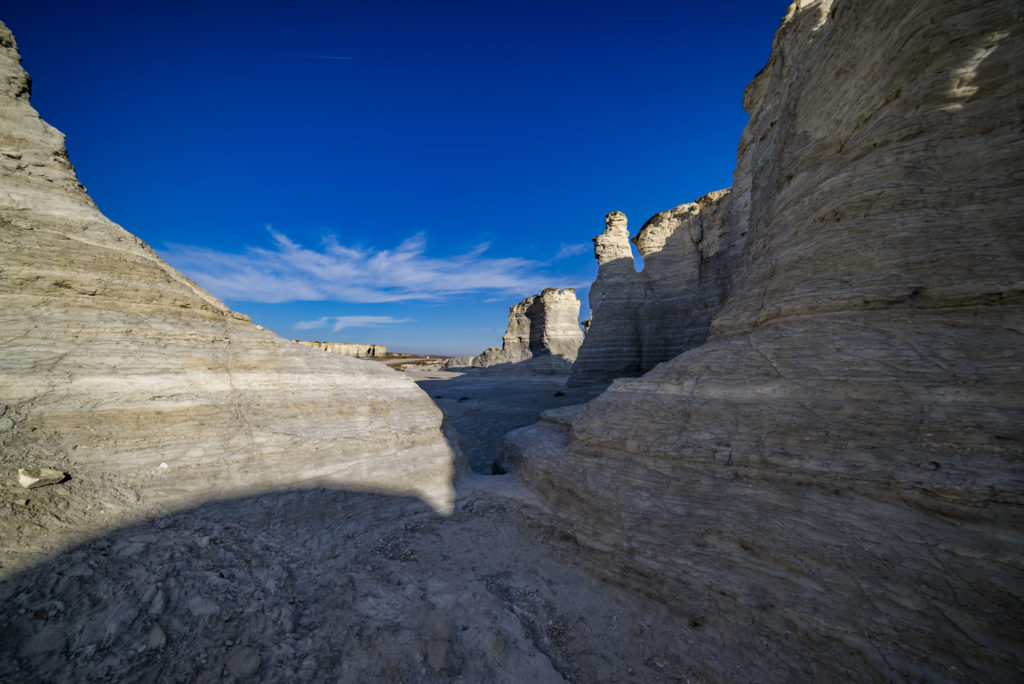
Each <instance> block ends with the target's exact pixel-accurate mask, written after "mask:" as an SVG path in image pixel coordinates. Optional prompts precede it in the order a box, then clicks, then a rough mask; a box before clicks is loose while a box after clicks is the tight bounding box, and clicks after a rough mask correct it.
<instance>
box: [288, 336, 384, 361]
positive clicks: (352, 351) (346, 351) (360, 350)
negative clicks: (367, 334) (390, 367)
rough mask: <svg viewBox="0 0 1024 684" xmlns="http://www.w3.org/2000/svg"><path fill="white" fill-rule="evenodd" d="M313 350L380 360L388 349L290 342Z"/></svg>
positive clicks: (330, 343)
mask: <svg viewBox="0 0 1024 684" xmlns="http://www.w3.org/2000/svg"><path fill="white" fill-rule="evenodd" d="M292 341H293V342H298V343H299V344H304V345H306V346H307V347H312V348H313V349H320V350H322V351H325V352H330V353H332V354H341V355H342V356H352V357H355V358H357V359H382V358H384V357H385V356H387V353H388V348H387V347H385V346H384V345H383V344H350V343H347V342H307V341H304V340H292Z"/></svg>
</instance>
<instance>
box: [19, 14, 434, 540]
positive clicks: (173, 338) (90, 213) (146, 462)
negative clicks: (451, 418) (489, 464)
mask: <svg viewBox="0 0 1024 684" xmlns="http://www.w3.org/2000/svg"><path fill="white" fill-rule="evenodd" d="M0 142H2V154H0V187H2V192H0V337H2V338H3V340H4V343H3V348H2V351H0V405H2V406H3V408H4V410H3V411H2V412H0V413H2V415H3V420H2V421H0V464H2V465H3V468H4V469H5V470H7V471H10V472H11V473H13V472H15V471H16V469H17V468H18V467H53V468H57V469H59V470H61V471H65V472H67V473H68V474H69V475H70V477H71V479H72V482H74V483H75V486H76V487H86V488H89V487H91V488H92V490H93V491H94V494H95V497H96V498H95V499H93V500H92V502H91V504H89V506H91V508H90V510H89V511H88V512H86V511H85V510H84V509H83V510H78V511H75V510H71V511H65V512H62V513H61V517H60V518H59V519H60V520H63V521H64V522H65V523H68V524H77V523H76V522H75V521H78V523H81V524H82V525H86V524H96V525H99V524H105V522H110V521H112V520H114V519H116V518H118V516H128V517H130V516H132V515H138V514H139V513H138V511H141V507H143V506H163V507H168V508H178V507H183V506H186V505H191V504H193V503H195V502H198V501H203V500H208V499H211V498H217V497H225V496H235V495H238V494H242V493H247V492H258V491H266V490H272V489H286V488H294V487H304V486H311V485H324V486H332V487H339V488H347V489H358V490H369V491H376V492H384V493H395V494H412V495H416V496H419V497H421V498H423V499H424V500H426V501H428V502H430V503H431V504H432V505H433V506H435V507H436V508H437V509H438V510H442V511H444V510H450V508H451V505H452V500H453V490H452V484H451V482H452V476H453V472H454V465H453V459H454V454H453V452H452V449H451V447H450V446H449V444H448V443H447V441H446V440H445V439H444V437H443V436H442V434H441V419H442V416H441V412H440V411H439V410H438V409H437V407H436V406H435V405H434V404H433V403H432V402H431V401H430V400H429V398H428V397H427V396H426V395H425V394H424V393H423V392H421V391H420V390H419V389H418V388H417V387H416V385H415V384H413V382H411V381H410V380H408V379H407V378H406V377H405V376H403V375H401V374H399V373H396V372H394V371H392V370H390V369H388V368H386V367H385V366H383V365H378V364H372V363H367V362H364V361H357V360H355V359H350V358H345V357H341V356H335V355H329V354H324V353H322V352H320V351H317V350H315V349H309V348H307V347H303V346H301V345H297V344H293V343H292V342H291V341H288V340H284V339H281V338H279V337H277V336H276V335H274V334H273V333H271V332H269V331H267V330H264V329H261V328H258V327H257V326H254V325H252V324H251V323H250V322H249V320H248V318H247V317H246V316H244V315H242V314H238V313H235V312H232V311H231V310H229V309H228V308H227V307H226V306H225V305H224V304H223V303H221V302H220V301H219V300H217V299H216V298H215V297H213V296H212V295H210V294H209V293H207V292H205V291H203V290H202V289H201V288H199V287H198V286H197V285H196V284H194V283H193V282H191V281H190V280H189V279H188V278H186V277H185V276H183V275H182V274H180V273H178V272H177V271H175V270H174V269H173V268H171V267H170V266H168V265H167V264H166V263H164V262H163V261H162V260H161V259H160V258H159V257H158V256H157V255H156V254H155V253H154V252H153V250H152V249H150V248H149V247H148V246H146V244H144V243H143V242H142V241H141V240H140V239H138V238H137V237H135V236H133V235H132V234H130V233H128V232H127V231H125V230H123V229H122V228H120V227H119V226H117V225H115V224H113V223H112V222H110V221H109V220H108V219H106V218H105V217H104V216H103V215H102V214H101V213H100V212H99V211H98V209H97V208H96V206H95V205H94V204H93V202H92V201H91V200H90V199H89V197H88V195H86V193H85V190H84V189H83V188H82V186H81V185H80V184H79V182H78V180H77V178H76V176H75V172H74V169H73V167H72V166H71V164H70V163H69V161H68V158H67V153H66V151H65V148H64V142H63V136H62V135H61V134H60V133H59V132H58V131H57V130H55V129H54V128H52V127H51V126H49V125H48V124H46V123H45V122H44V121H43V120H42V119H40V118H39V115H38V114H37V113H36V111H35V110H34V109H33V108H32V106H31V105H30V103H29V79H28V76H27V74H26V73H25V72H24V70H23V69H22V68H21V65H20V57H19V55H18V52H17V46H16V44H15V41H14V38H13V36H12V35H11V33H10V31H8V30H7V28H6V27H5V26H3V25H0ZM8 474H10V473H8ZM115 493H116V496H115ZM105 497H106V499H105ZM108 499H109V500H108ZM114 499H117V501H116V502H115V501H114ZM107 504H109V508H110V510H109V511H107V513H109V515H107V514H104V513H103V512H102V509H103V507H104V506H105V505H107ZM85 505H86V504H83V506H85ZM15 514H17V511H15ZM104 515H107V517H106V518H104ZM89 521H92V522H91V523H90V522H89ZM104 521H105V522H104ZM29 527H31V526H27V527H25V528H24V529H26V530H28V529H29ZM12 529H13V528H12ZM19 529H20V528H19ZM26 534H27V532H26Z"/></svg>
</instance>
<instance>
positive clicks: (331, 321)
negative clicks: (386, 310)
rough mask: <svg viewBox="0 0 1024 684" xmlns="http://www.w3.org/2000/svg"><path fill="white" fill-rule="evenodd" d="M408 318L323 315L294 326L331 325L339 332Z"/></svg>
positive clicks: (308, 328)
mask: <svg viewBox="0 0 1024 684" xmlns="http://www.w3.org/2000/svg"><path fill="white" fill-rule="evenodd" d="M408 320H409V319H408V318H394V317H393V316H321V317H320V318H318V319H316V320H315V321H299V322H298V323H296V324H295V326H294V327H295V329H296V330H314V329H316V328H326V327H328V326H330V327H331V329H332V330H333V331H334V332H338V331H339V330H344V329H345V328H375V327H377V326H381V325H387V324H388V323H405V322H407V321H408Z"/></svg>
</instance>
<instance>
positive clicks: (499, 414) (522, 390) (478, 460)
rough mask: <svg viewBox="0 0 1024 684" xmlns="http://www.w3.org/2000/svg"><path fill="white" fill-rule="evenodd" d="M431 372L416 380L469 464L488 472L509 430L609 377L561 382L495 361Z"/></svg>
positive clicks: (577, 398) (588, 395)
mask: <svg viewBox="0 0 1024 684" xmlns="http://www.w3.org/2000/svg"><path fill="white" fill-rule="evenodd" d="M506 365H510V366H511V365H514V364H506ZM434 376H435V377H430V374H429V373H428V374H427V377H421V378H419V379H417V384H418V385H419V386H420V387H421V388H422V389H423V391H425V392H426V393H427V394H429V395H430V397H431V398H432V399H433V400H434V401H435V402H436V403H437V405H438V406H439V407H440V408H441V410H442V411H443V412H444V414H445V416H446V417H447V419H448V422H449V424H450V425H451V426H452V427H454V428H455V431H456V432H457V433H458V437H459V441H460V443H461V447H462V451H463V453H465V455H466V458H467V460H468V461H469V467H470V469H472V471H473V472H474V473H479V474H485V475H490V474H492V472H493V470H492V467H493V464H494V463H495V461H496V460H497V459H498V456H499V453H500V450H501V442H502V440H503V439H504V437H505V435H506V434H508V433H509V432H510V431H512V430H515V429H516V428H520V427H523V426H526V425H531V424H533V423H536V422H537V421H538V420H540V414H541V412H542V411H545V410H547V409H549V408H555V407H557V406H569V405H571V404H582V403H585V402H588V401H590V400H591V399H593V398H594V397H596V396H597V395H599V394H600V393H601V392H603V391H604V389H605V388H606V387H607V386H608V384H609V383H610V382H611V381H610V380H607V381H602V382H597V383H588V384H586V385H583V386H579V387H567V386H566V376H565V375H544V374H538V373H523V372H516V371H514V370H512V369H508V368H503V367H500V366H499V367H495V368H489V369H487V370H475V369H474V370H467V371H464V372H462V374H461V375H459V374H456V373H435V374H434Z"/></svg>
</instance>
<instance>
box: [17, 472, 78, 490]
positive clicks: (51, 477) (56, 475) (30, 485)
mask: <svg viewBox="0 0 1024 684" xmlns="http://www.w3.org/2000/svg"><path fill="white" fill-rule="evenodd" d="M67 476H68V474H67V473H65V472H64V471H62V470H54V469H53V468H18V484H20V485H21V486H22V487H24V488H25V489H35V488H36V487H45V486H46V485H52V484H59V483H61V482H63V481H64V480H65V478H67Z"/></svg>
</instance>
